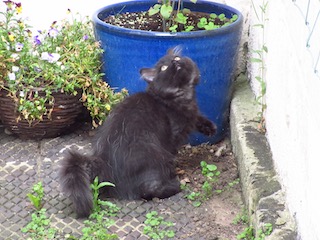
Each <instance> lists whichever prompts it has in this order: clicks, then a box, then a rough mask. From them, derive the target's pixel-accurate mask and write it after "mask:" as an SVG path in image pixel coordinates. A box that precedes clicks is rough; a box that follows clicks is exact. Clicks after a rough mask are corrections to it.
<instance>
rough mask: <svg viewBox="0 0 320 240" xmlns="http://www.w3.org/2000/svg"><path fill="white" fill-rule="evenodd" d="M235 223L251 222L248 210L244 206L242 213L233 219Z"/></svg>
mask: <svg viewBox="0 0 320 240" xmlns="http://www.w3.org/2000/svg"><path fill="white" fill-rule="evenodd" d="M232 223H233V224H248V223H249V217H248V214H247V210H246V209H245V208H242V211H241V213H238V214H237V215H236V217H235V218H234V219H233V221H232Z"/></svg>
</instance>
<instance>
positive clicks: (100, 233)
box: [81, 177, 119, 240]
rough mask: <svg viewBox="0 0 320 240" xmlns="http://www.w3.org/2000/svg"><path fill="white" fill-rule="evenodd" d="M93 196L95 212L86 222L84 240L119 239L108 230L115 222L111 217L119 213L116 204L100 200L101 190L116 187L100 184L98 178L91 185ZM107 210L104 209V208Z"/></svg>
mask: <svg viewBox="0 0 320 240" xmlns="http://www.w3.org/2000/svg"><path fill="white" fill-rule="evenodd" d="M90 186H91V189H92V195H93V210H92V213H91V214H90V216H89V219H88V220H85V221H84V224H85V225H86V227H84V228H83V229H82V233H83V235H82V237H81V239H82V240H96V239H103V240H109V239H118V236H117V235H116V234H110V233H108V228H109V227H110V226H111V225H113V224H114V221H113V220H112V219H110V218H109V217H110V216H115V215H116V213H117V212H118V211H119V208H118V207H117V205H116V204H114V203H112V202H109V201H104V200H101V199H99V190H100V189H101V188H103V187H106V186H111V187H114V186H115V185H114V184H112V183H110V182H101V183H99V179H98V177H96V178H95V179H94V181H93V183H92V184H91V185H90ZM103 206H104V207H107V209H102V207H103Z"/></svg>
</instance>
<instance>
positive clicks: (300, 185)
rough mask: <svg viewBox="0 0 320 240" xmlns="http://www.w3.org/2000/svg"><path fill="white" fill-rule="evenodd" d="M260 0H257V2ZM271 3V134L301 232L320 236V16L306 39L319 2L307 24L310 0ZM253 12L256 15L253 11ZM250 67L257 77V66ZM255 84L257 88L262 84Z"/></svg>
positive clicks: (309, 238)
mask: <svg viewBox="0 0 320 240" xmlns="http://www.w3.org/2000/svg"><path fill="white" fill-rule="evenodd" d="M261 2H262V1H255V3H256V4H257V5H259V3H261ZM268 2H269V7H268V15H267V16H268V18H269V21H268V22H267V28H266V38H265V43H266V45H267V47H268V49H269V52H268V53H267V54H266V55H265V56H266V71H265V78H266V82H267V93H266V104H267V111H266V115H265V117H266V124H267V125H266V126H267V137H268V140H269V143H270V146H271V150H272V153H273V159H274V161H275V165H276V167H277V170H278V172H279V174H280V177H281V179H282V183H283V185H284V188H285V190H286V193H287V202H288V205H289V209H290V211H291V212H292V214H293V215H294V216H295V217H296V220H297V223H298V232H299V237H300V238H301V239H303V240H316V239H320V223H319V219H320V204H319V203H320V188H319V183H320V173H319V170H320V156H319V149H318V147H319V143H320V141H319V134H320V78H319V76H318V75H317V74H315V73H314V70H315V64H316V60H317V59H316V58H317V56H318V54H319V50H320V34H319V31H320V19H318V21H319V22H318V23H317V24H316V28H315V29H314V32H313V35H311V38H310V47H309V48H307V47H306V42H307V39H308V37H309V36H310V32H311V31H312V28H313V25H314V21H315V20H316V16H317V14H318V11H319V10H320V2H319V1H318V0H311V1H310V4H311V6H310V8H309V13H308V16H309V17H308V19H309V20H310V22H309V25H308V26H306V25H305V23H304V17H305V15H306V10H307V4H308V1H301V0H297V1H296V3H294V2H293V1H291V0H277V1H273V0H269V1H268ZM251 16H252V17H253V18H254V15H253V14H252V15H251ZM253 18H252V19H253ZM253 20H254V19H253ZM254 21H255V20H254ZM251 30H252V31H251V32H252V33H253V34H252V35H251V37H252V36H254V38H251V41H250V42H252V44H251V46H255V47H257V46H259V42H260V43H261V35H259V30H258V29H255V28H251ZM260 33H261V32H260ZM319 67H320V65H318V69H319ZM249 69H250V70H251V73H253V75H252V76H254V75H255V72H254V71H256V70H257V69H255V67H253V68H252V67H251V68H249ZM253 86H254V89H257V84H255V83H253Z"/></svg>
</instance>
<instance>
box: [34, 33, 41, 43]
mask: <svg viewBox="0 0 320 240" xmlns="http://www.w3.org/2000/svg"><path fill="white" fill-rule="evenodd" d="M33 42H34V44H35V45H41V40H40V39H39V35H37V36H34V37H33Z"/></svg>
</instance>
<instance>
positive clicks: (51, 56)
mask: <svg viewBox="0 0 320 240" xmlns="http://www.w3.org/2000/svg"><path fill="white" fill-rule="evenodd" d="M59 58H60V54H59V53H48V52H43V53H41V59H42V60H45V61H48V62H49V63H55V62H57V61H58V60H59Z"/></svg>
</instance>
